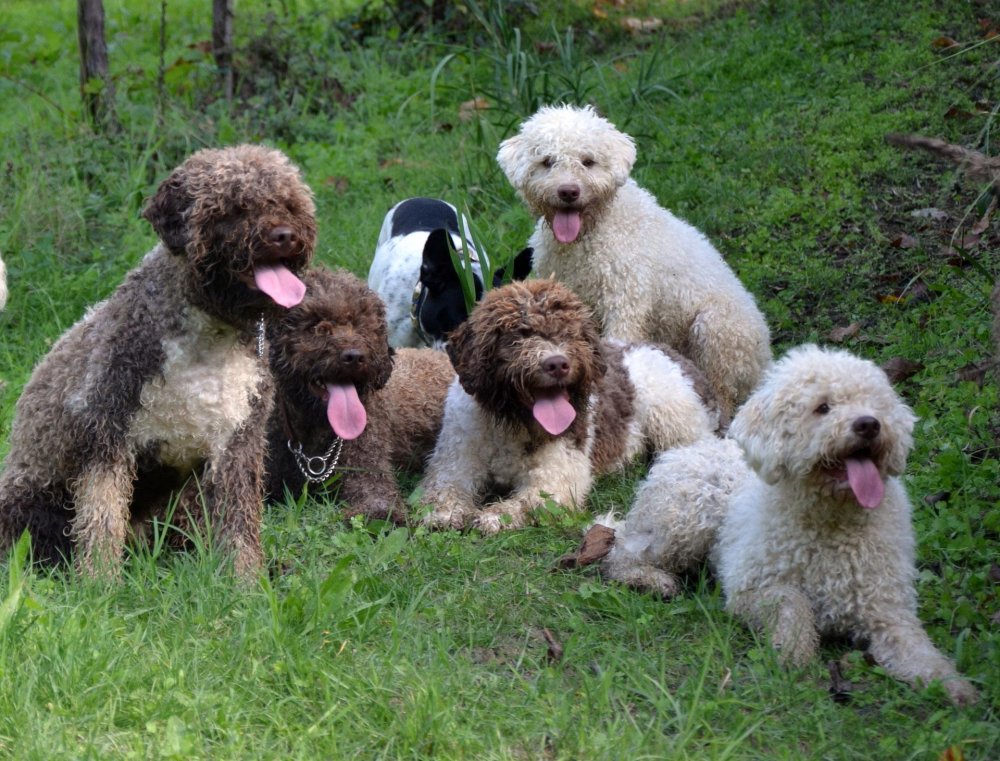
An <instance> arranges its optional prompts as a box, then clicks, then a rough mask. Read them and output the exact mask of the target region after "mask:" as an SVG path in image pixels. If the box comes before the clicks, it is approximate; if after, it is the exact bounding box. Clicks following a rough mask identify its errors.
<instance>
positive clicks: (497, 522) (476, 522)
mask: <svg viewBox="0 0 1000 761" xmlns="http://www.w3.org/2000/svg"><path fill="white" fill-rule="evenodd" d="M524 525H525V518H524V511H522V510H520V509H511V508H510V506H505V505H503V504H500V505H495V506H494V507H489V508H486V509H485V510H481V511H480V512H479V514H478V515H477V516H476V517H475V518H474V519H473V521H472V526H473V528H475V529H476V530H478V531H479V532H481V533H483V534H485V535H487V536H492V535H493V534H499V533H500V532H501V531H509V530H510V529H515V528H522V527H523V526H524Z"/></svg>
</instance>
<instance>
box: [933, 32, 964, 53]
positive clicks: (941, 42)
mask: <svg viewBox="0 0 1000 761" xmlns="http://www.w3.org/2000/svg"><path fill="white" fill-rule="evenodd" d="M931 47H932V48H937V49H938V50H949V49H950V48H957V47H959V44H958V42H957V41H956V40H955V39H953V38H951V37H949V36H948V35H942V36H940V37H938V38H937V39H936V40H934V41H933V42H932V43H931Z"/></svg>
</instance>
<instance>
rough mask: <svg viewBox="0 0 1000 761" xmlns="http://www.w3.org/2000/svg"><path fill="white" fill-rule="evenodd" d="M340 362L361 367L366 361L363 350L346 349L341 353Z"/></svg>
mask: <svg viewBox="0 0 1000 761" xmlns="http://www.w3.org/2000/svg"><path fill="white" fill-rule="evenodd" d="M340 361H341V362H343V363H344V364H345V365H360V364H362V363H364V361H365V353H364V352H363V351H361V349H344V350H343V351H342V352H340Z"/></svg>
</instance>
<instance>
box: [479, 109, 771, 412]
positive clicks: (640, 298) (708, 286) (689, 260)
mask: <svg viewBox="0 0 1000 761" xmlns="http://www.w3.org/2000/svg"><path fill="white" fill-rule="evenodd" d="M635 158H636V151H635V143H634V142H633V140H632V138H631V137H629V136H628V135H626V134H625V133H623V132H620V131H619V130H617V129H616V128H615V126H614V125H613V124H611V122H609V121H607V120H606V119H603V118H602V117H600V116H598V115H597V113H596V112H595V111H594V110H593V109H592V108H590V107H586V108H577V107H574V106H568V105H564V106H545V107H543V108H541V109H540V110H539V111H538V112H537V113H536V114H535V115H534V116H532V117H531V118H530V119H528V120H527V121H526V122H524V123H523V124H522V125H521V129H520V132H519V134H517V135H514V136H513V137H510V138H508V139H507V140H505V141H503V143H501V145H500V150H499V153H498V154H497V161H498V162H499V164H500V167H501V168H502V169H503V171H504V173H505V174H506V175H507V179H509V180H510V182H511V184H512V185H513V186H514V188H515V189H516V190H517V192H518V194H519V195H520V196H521V198H522V199H523V200H524V202H525V204H526V205H527V207H528V210H529V211H530V212H531V213H532V214H534V215H535V216H537V217H538V223H537V225H536V227H535V232H534V234H533V235H532V236H531V240H530V242H529V244H528V245H529V246H531V247H533V248H534V257H533V264H534V269H535V272H536V273H537V274H538V275H540V276H542V277H548V276H555V278H556V279H557V280H560V281H562V282H564V283H566V284H567V285H569V286H570V287H571V288H572V289H573V290H574V291H576V293H577V294H578V295H579V296H580V297H581V298H582V299H583V300H584V301H585V302H586V303H587V304H588V305H590V306H591V308H592V309H594V311H595V316H596V317H597V319H598V321H599V323H600V325H601V331H602V334H603V335H604V336H605V337H609V338H617V339H621V340H623V341H652V342H661V343H666V344H668V345H670V346H672V347H673V348H675V349H676V350H678V351H680V352H681V353H682V354H684V355H686V356H687V357H689V358H690V359H691V360H693V361H694V363H695V364H696V365H697V366H698V367H699V368H700V369H701V370H702V372H703V373H705V375H706V376H707V377H708V380H709V382H710V383H711V384H712V386H713V389H714V391H715V395H716V397H717V398H718V399H719V401H720V403H721V404H722V407H723V410H724V412H726V413H727V414H729V415H731V414H732V412H733V409H734V408H735V406H736V405H737V404H738V403H739V402H741V401H743V399H745V398H746V397H747V396H748V395H749V394H750V392H751V391H752V390H753V388H754V387H755V386H756V385H757V382H758V380H759V379H760V376H761V373H762V371H763V370H764V368H765V367H766V365H767V364H768V363H769V362H770V360H771V348H770V333H769V331H768V327H767V323H766V321H765V320H764V316H763V315H762V314H761V312H760V310H759V309H758V308H757V305H756V303H755V301H754V299H753V296H751V294H750V293H749V291H747V289H746V288H745V287H744V286H743V284H742V283H741V282H740V281H739V279H738V278H737V277H736V275H735V274H734V273H733V271H732V270H731V269H730V268H729V266H728V265H727V264H726V263H725V261H723V259H722V256H721V255H720V254H719V252H718V251H717V250H716V249H715V247H714V246H713V245H712V244H711V243H710V242H709V241H708V239H707V238H706V237H705V236H704V235H702V233H700V232H699V231H698V230H697V229H695V228H694V227H692V226H691V225H690V224H688V223H687V222H685V221H684V220H682V219H679V218H678V217H676V216H674V215H673V214H671V213H670V212H669V211H667V210H666V209H664V208H662V207H661V206H660V205H659V204H658V203H657V201H656V199H655V198H654V197H653V196H652V195H651V194H650V193H648V192H647V191H645V190H643V189H642V188H641V187H639V186H638V185H637V184H636V183H635V181H634V180H632V179H630V178H629V173H630V172H631V170H632V165H633V164H634V163H635Z"/></svg>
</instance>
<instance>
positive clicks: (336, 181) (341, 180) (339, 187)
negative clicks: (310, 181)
mask: <svg viewBox="0 0 1000 761" xmlns="http://www.w3.org/2000/svg"><path fill="white" fill-rule="evenodd" d="M323 184H324V185H326V186H327V187H328V188H333V189H334V190H336V191H337V192H338V193H340V194H341V195H343V194H344V193H346V192H347V189H348V188H349V187H350V186H351V183H350V182H348V180H347V178H346V177H336V176H331V177H327V178H326V179H325V180H323Z"/></svg>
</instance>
